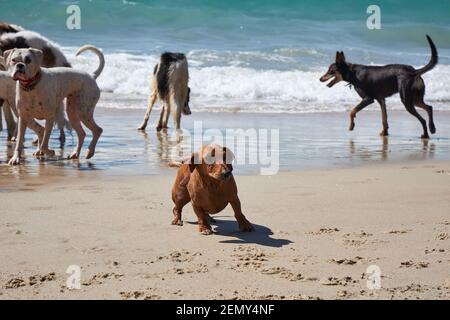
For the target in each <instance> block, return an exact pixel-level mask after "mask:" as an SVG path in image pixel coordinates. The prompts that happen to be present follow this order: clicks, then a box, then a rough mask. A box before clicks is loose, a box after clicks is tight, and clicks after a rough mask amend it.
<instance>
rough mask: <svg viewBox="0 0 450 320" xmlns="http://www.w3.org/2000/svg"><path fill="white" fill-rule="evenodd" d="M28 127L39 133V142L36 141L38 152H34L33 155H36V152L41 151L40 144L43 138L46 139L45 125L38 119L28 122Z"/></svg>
mask: <svg viewBox="0 0 450 320" xmlns="http://www.w3.org/2000/svg"><path fill="white" fill-rule="evenodd" d="M28 128H30V129H31V130H33V131H34V133H36V135H37V143H36V145H37V146H38V147H37V149H36V152H34V153H33V155H34V154H36V153H38V152H39V151H40V150H39V146H40V145H41V143H42V140H43V139H44V127H43V126H41V125H40V124H39V123H37V122H36V121H30V123H29V124H28Z"/></svg>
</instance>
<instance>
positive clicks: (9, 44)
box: [0, 22, 71, 142]
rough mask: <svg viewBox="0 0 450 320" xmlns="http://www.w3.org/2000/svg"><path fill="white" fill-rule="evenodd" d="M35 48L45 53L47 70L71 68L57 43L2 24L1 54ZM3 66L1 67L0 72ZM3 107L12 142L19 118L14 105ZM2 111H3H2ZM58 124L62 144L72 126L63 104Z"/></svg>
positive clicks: (11, 25) (0, 36) (57, 120)
mask: <svg viewBox="0 0 450 320" xmlns="http://www.w3.org/2000/svg"><path fill="white" fill-rule="evenodd" d="M24 48H34V49H39V50H41V51H42V52H43V54H44V57H43V64H42V66H43V67H45V68H54V67H71V65H70V63H69V61H68V60H67V58H66V57H65V56H64V54H63V53H62V51H61V49H60V48H59V47H58V45H56V44H55V43H53V42H51V41H50V40H48V39H47V38H45V37H43V36H42V35H40V34H38V33H36V32H32V31H27V30H24V29H23V28H22V27H19V26H16V25H13V24H8V23H4V22H0V54H1V55H3V53H4V52H6V51H8V50H11V49H24ZM1 69H2V66H0V70H1ZM2 105H3V108H2V109H3V112H4V114H5V120H6V124H7V128H8V140H11V139H13V138H14V137H15V135H16V128H17V126H16V122H15V120H14V117H13V113H14V114H15V115H16V117H17V110H16V106H15V105H14V103H11V102H10V103H3V101H0V106H2ZM0 111H1V110H0ZM56 124H57V127H58V129H59V130H60V137H59V139H60V140H61V142H63V141H64V140H65V134H64V127H65V126H66V127H67V128H68V129H70V124H69V123H68V121H67V120H66V119H65V117H64V105H63V104H61V106H60V107H59V110H58V113H57V119H56Z"/></svg>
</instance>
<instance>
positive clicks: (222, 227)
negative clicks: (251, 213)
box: [188, 216, 293, 248]
mask: <svg viewBox="0 0 450 320" xmlns="http://www.w3.org/2000/svg"><path fill="white" fill-rule="evenodd" d="M225 217H226V218H228V216H215V217H214V219H215V222H212V223H211V225H212V227H213V230H214V235H213V237H217V236H224V237H230V238H231V237H233V238H235V239H230V240H222V241H220V243H232V244H252V243H253V244H257V245H260V246H265V247H273V248H281V247H283V246H286V245H288V244H291V243H293V241H291V240H288V239H276V238H272V236H273V232H272V230H271V229H269V228H268V227H266V226H262V225H259V224H254V223H252V225H253V227H254V228H255V230H254V231H252V232H243V231H239V227H238V223H237V222H236V220H221V218H225ZM217 218H219V219H217ZM188 223H190V224H197V222H188Z"/></svg>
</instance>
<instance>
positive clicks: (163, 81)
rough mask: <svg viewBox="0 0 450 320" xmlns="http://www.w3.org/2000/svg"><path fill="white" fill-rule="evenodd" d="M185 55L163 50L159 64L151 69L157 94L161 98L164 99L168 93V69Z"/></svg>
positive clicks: (184, 57) (183, 58)
mask: <svg viewBox="0 0 450 320" xmlns="http://www.w3.org/2000/svg"><path fill="white" fill-rule="evenodd" d="M185 59H186V56H185V55H184V54H182V53H172V52H164V53H163V54H162V55H161V60H160V62H159V65H157V66H156V67H155V70H154V71H153V73H154V74H156V79H157V83H158V94H159V97H160V98H161V99H163V100H164V99H165V98H166V96H167V94H168V93H169V71H170V66H171V65H172V64H173V63H176V62H179V61H182V60H185Z"/></svg>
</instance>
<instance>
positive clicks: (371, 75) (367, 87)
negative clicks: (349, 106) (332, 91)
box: [320, 36, 438, 139]
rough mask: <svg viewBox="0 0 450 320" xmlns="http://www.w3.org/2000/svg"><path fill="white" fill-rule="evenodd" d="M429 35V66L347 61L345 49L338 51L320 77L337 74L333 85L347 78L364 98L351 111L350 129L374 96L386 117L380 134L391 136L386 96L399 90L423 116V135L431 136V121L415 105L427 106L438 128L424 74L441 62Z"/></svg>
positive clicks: (405, 101)
mask: <svg viewBox="0 0 450 320" xmlns="http://www.w3.org/2000/svg"><path fill="white" fill-rule="evenodd" d="M427 39H428V43H429V44H430V48H431V60H430V62H429V63H428V64H427V65H426V66H425V67H423V68H420V69H418V70H416V69H414V68H413V67H412V66H408V65H402V64H389V65H386V66H365V65H360V64H352V63H348V62H346V61H345V56H344V53H343V52H342V51H341V52H336V62H335V63H333V64H331V65H330V67H329V68H328V71H327V73H326V74H325V75H323V76H322V77H321V78H320V81H322V82H325V81H327V80H329V79H331V78H333V80H332V81H331V82H330V83H328V85H327V86H328V87H330V88H331V87H332V86H334V85H335V84H336V83H338V82H339V81H346V82H348V83H349V84H351V85H353V87H354V88H355V90H356V92H357V93H358V94H359V96H360V97H361V98H362V99H363V100H362V101H361V102H360V103H359V104H358V105H357V106H356V107H355V108H353V110H352V111H351V113H350V128H349V130H353V128H354V127H355V122H354V119H355V117H356V114H357V113H358V112H359V111H361V110H362V109H364V108H365V107H367V106H368V105H370V104H371V103H373V102H374V100H377V101H378V103H379V104H380V106H381V113H382V120H383V131H381V133H380V134H381V135H382V136H387V135H388V128H389V126H388V122H387V113H386V103H385V98H387V97H390V96H392V95H393V94H395V93H397V92H399V93H400V98H401V100H402V103H403V104H404V105H405V107H406V110H407V111H408V112H409V113H411V114H412V115H413V116H415V117H416V118H417V119H419V121H420V123H421V124H422V127H423V135H422V139H427V138H429V136H428V131H427V123H426V121H425V119H423V118H422V117H421V116H420V114H419V113H418V112H417V110H416V108H415V106H417V107H419V108H422V109H424V110H425V111H426V112H427V113H428V118H429V127H430V132H431V133H435V132H436V127H435V126H434V122H433V108H432V107H431V106H429V105H427V104H426V103H425V102H424V101H423V97H424V95H425V84H424V82H423V79H422V77H421V75H422V74H424V73H425V72H427V71H430V70H431V69H433V68H434V66H436V64H437V62H438V53H437V50H436V46H435V45H434V43H433V41H432V40H431V38H430V37H429V36H427Z"/></svg>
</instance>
